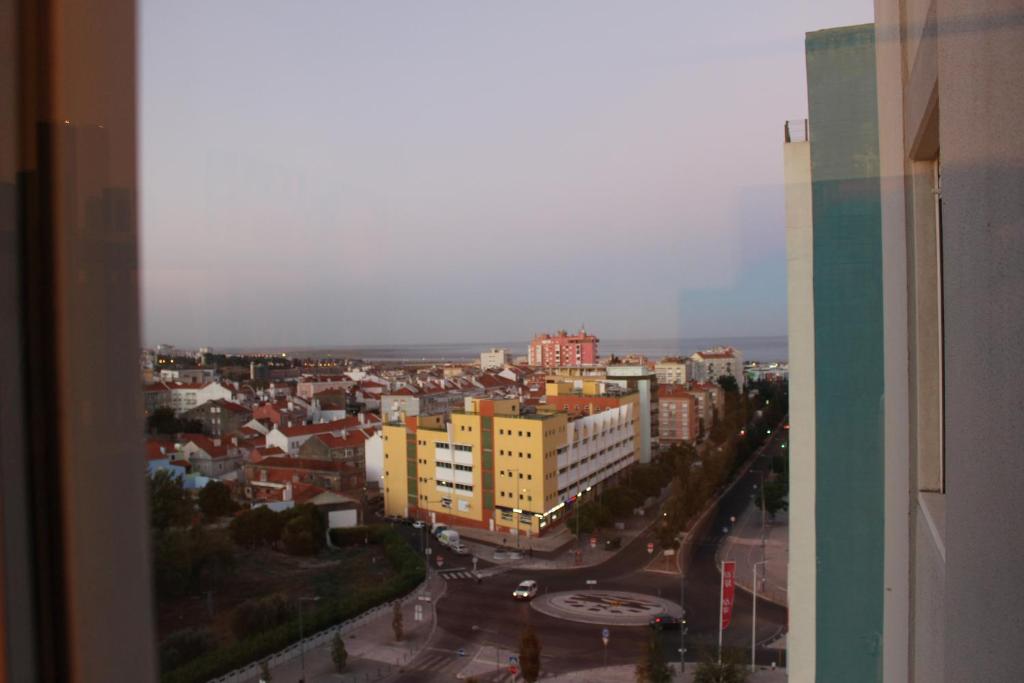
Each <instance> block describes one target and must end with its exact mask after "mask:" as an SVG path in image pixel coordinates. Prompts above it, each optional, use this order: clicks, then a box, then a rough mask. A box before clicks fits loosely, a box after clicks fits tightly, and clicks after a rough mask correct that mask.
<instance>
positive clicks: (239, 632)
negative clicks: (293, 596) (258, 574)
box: [231, 594, 291, 639]
mask: <svg viewBox="0 0 1024 683" xmlns="http://www.w3.org/2000/svg"><path fill="white" fill-rule="evenodd" d="M290 617H291V610H290V609H289V606H288V600H287V599H286V598H285V596H283V595H280V594H276V595H271V596H270V597H266V598H255V599H253V600H246V601H245V602H243V603H242V604H241V605H239V606H238V607H236V608H235V609H234V611H233V612H232V613H231V631H232V633H234V634H235V637H236V638H239V639H242V638H247V637H249V636H252V635H256V634H257V633H260V632H262V631H269V630H270V629H272V628H274V627H275V626H279V625H281V624H283V623H285V622H286V621H288V619H289V618H290Z"/></svg>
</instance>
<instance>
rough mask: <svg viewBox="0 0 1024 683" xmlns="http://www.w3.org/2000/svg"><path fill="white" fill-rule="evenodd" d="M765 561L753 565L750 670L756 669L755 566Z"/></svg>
mask: <svg viewBox="0 0 1024 683" xmlns="http://www.w3.org/2000/svg"><path fill="white" fill-rule="evenodd" d="M764 564H765V562H764V561H763V560H762V561H761V562H755V563H754V567H753V572H754V606H753V612H752V615H751V618H750V670H751V671H756V670H757V660H756V652H757V568H758V567H759V566H762V565H764Z"/></svg>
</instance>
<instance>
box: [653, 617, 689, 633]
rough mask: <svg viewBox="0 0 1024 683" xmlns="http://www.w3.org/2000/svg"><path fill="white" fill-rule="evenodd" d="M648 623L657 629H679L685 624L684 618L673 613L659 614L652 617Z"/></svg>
mask: <svg viewBox="0 0 1024 683" xmlns="http://www.w3.org/2000/svg"><path fill="white" fill-rule="evenodd" d="M648 625H649V626H650V627H651V628H653V629H657V630H659V631H660V630H667V629H677V628H679V627H681V626H682V625H683V620H682V619H680V618H679V617H674V616H672V615H671V614H658V615H656V616H653V617H651V620H650V621H649V622H648Z"/></svg>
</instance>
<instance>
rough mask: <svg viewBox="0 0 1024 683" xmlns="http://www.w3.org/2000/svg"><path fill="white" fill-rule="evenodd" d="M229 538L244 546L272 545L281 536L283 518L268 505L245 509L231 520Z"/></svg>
mask: <svg viewBox="0 0 1024 683" xmlns="http://www.w3.org/2000/svg"><path fill="white" fill-rule="evenodd" d="M229 528H230V530H231V538H232V539H234V541H235V543H237V544H238V545H240V546H242V547H245V548H257V547H260V546H264V545H273V544H275V543H277V541H278V539H280V538H281V531H282V530H283V529H284V518H283V517H282V516H281V515H279V514H278V513H276V512H274V511H273V510H271V509H270V508H268V507H263V506H260V507H257V508H253V509H252V510H247V511H245V512H243V513H242V514H240V515H238V516H237V517H235V518H234V519H233V520H231V526H230V527H229Z"/></svg>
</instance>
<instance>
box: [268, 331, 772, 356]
mask: <svg viewBox="0 0 1024 683" xmlns="http://www.w3.org/2000/svg"><path fill="white" fill-rule="evenodd" d="M719 345H721V346H733V347H735V348H736V349H738V350H739V351H740V352H741V353H742V354H743V360H745V361H748V360H756V361H759V362H770V361H788V360H789V340H788V337H785V336H769V337H733V338H728V337H692V338H677V339H608V340H604V339H602V340H601V342H600V346H599V351H600V354H601V356H607V355H609V354H615V355H616V356H626V355H629V354H640V355H643V356H646V357H647V358H650V359H652V360H658V359H660V358H662V357H664V356H688V355H690V354H691V353H694V352H695V351H702V350H704V349H708V348H711V347H713V346H719ZM528 347H529V342H527V341H515V342H474V343H451V344H398V345H392V346H384V345H380V346H338V347H322V348H316V349H313V348H304V349H298V348H294V349H290V350H289V349H281V351H283V352H285V353H289V355H292V354H294V355H300V356H302V355H305V356H325V355H337V356H347V357H354V358H361V359H363V360H367V361H417V360H425V361H463V360H473V359H476V358H478V357H479V356H480V354H481V353H482V352H484V351H487V350H488V349H491V348H503V349H508V350H509V351H510V352H511V353H512V356H513V357H515V356H525V355H526V352H527V348H528Z"/></svg>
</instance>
